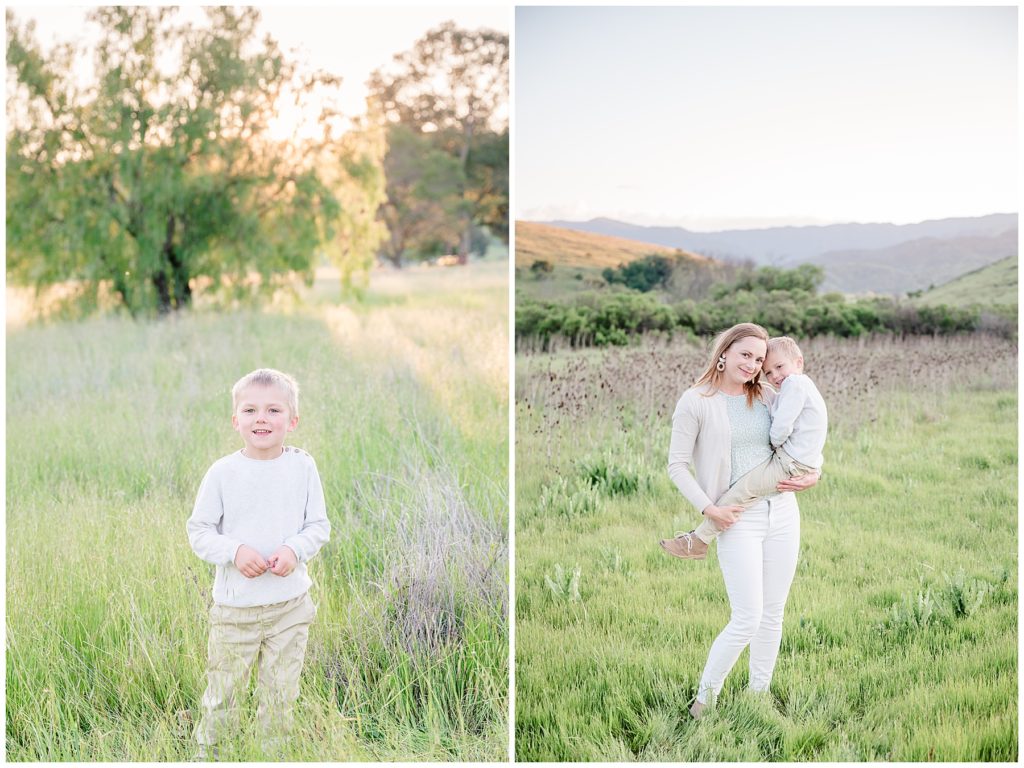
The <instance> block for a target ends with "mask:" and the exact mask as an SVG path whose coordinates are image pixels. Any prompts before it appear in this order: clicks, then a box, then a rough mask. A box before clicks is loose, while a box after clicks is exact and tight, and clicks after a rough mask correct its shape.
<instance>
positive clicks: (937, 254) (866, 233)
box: [544, 213, 1017, 294]
mask: <svg viewBox="0 0 1024 768" xmlns="http://www.w3.org/2000/svg"><path fill="white" fill-rule="evenodd" d="M544 223H545V224H547V225H548V226H552V227H558V228H561V229H567V230H575V231H579V232H592V233H595V234H602V235H607V236H611V237H620V238H625V239H628V240H635V241H638V242H643V243H651V244H653V245H661V246H663V247H667V248H682V249H686V250H688V251H693V252H696V253H699V254H702V255H704V256H707V257H710V258H715V259H730V260H740V261H743V260H750V261H753V262H754V263H755V264H757V265H759V266H764V265H773V266H780V267H794V266H797V265H798V264H805V263H812V264H820V265H821V266H823V267H824V268H825V275H826V282H825V287H826V289H828V290H838V291H843V292H846V293H864V292H874V293H889V294H899V293H904V292H907V291H914V290H919V289H921V288H927V287H928V286H929V285H933V284H938V283H941V282H944V281H947V280H951V279H953V278H955V277H956V276H957V275H960V274H963V273H964V272H969V271H971V270H974V269H977V268H979V267H982V266H985V265H986V264H990V263H992V262H994V261H998V260H999V259H1002V258H1004V257H1006V256H1012V255H1016V253H1017V214H1015V213H994V214H990V215H988V216H976V217H962V218H950V219H936V220H933V221H922V222H918V223H915V224H828V225H815V226H803V227H772V228H768V229H745V230H726V231H722V232H691V231H689V230H687V229H684V228H682V227H653V226H642V225H638V224H629V223H627V222H622V221H616V220H614V219H604V218H601V219H591V220H590V221H582V222H574V221H564V220H560V221H551V222H544Z"/></svg>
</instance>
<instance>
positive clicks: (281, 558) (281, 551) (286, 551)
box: [267, 544, 299, 576]
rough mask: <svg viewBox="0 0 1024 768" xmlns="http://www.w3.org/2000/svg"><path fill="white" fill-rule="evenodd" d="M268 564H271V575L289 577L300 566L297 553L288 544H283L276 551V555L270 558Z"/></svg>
mask: <svg viewBox="0 0 1024 768" xmlns="http://www.w3.org/2000/svg"><path fill="white" fill-rule="evenodd" d="M267 562H268V563H269V564H270V572H271V573H273V574H274V575H276V576H287V575H288V574H289V573H291V572H292V571H294V570H295V566H296V565H298V562H299V561H298V558H296V557H295V551H294V550H293V549H292V548H291V547H289V546H288V545H287V544H282V545H281V546H280V547H278V548H277V549H276V550H275V551H274V554H272V555H271V556H270V559H269V560H268V561H267Z"/></svg>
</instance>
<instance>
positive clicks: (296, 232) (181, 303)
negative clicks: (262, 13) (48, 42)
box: [7, 6, 375, 314]
mask: <svg viewBox="0 0 1024 768" xmlns="http://www.w3.org/2000/svg"><path fill="white" fill-rule="evenodd" d="M206 13H207V17H208V18H207V23H206V24H199V25H192V24H187V23H182V22H180V21H179V17H178V14H177V12H176V10H175V9H171V8H162V7H114V6H111V7H100V8H96V9H94V10H93V11H91V12H90V15H89V20H90V21H91V22H93V23H96V24H98V25H99V27H100V29H101V30H102V37H101V39H100V41H99V43H98V44H97V45H96V48H95V51H94V57H93V58H94V63H95V77H94V79H93V81H92V82H91V83H90V84H88V85H84V86H83V85H81V84H80V83H79V82H78V78H77V77H76V73H75V66H76V62H79V61H81V60H82V59H83V58H84V56H83V52H82V51H78V50H76V49H75V48H74V47H73V46H70V45H63V46H60V47H58V48H57V49H55V50H54V51H53V52H52V53H51V54H49V55H47V56H44V55H43V53H42V51H41V49H40V47H39V45H38V43H37V42H36V41H35V40H34V38H33V28H32V25H31V24H30V25H28V26H27V27H23V28H20V27H19V26H18V25H17V24H16V23H15V19H14V16H13V14H12V13H11V11H10V10H8V11H7V67H8V79H9V82H10V81H11V80H12V79H13V80H14V81H16V87H15V88H14V89H13V90H10V89H9V95H8V104H7V107H8V109H7V112H8V135H7V223H8V227H7V262H8V276H9V279H11V280H12V281H14V282H17V283H24V284H34V285H36V286H39V287H42V286H46V285H50V284H54V283H59V282H64V281H68V280H73V281H78V282H79V283H80V284H81V285H84V286H87V287H89V288H90V289H91V290H94V291H95V290H96V288H97V287H98V286H99V285H101V284H106V285H109V286H110V287H111V288H112V289H113V291H114V292H115V293H116V294H117V295H118V296H119V297H120V299H121V300H122V301H123V303H124V305H125V306H126V307H127V308H128V309H129V310H130V311H131V312H132V313H133V314H138V313H145V312H150V311H154V310H156V311H158V312H160V313H167V312H171V311H173V310H177V309H181V308H183V307H187V306H189V305H190V304H191V302H192V298H193V294H194V292H195V291H196V290H203V289H204V288H203V287H204V286H206V287H209V288H210V289H213V290H228V291H231V292H233V293H235V294H237V295H244V294H248V293H250V292H251V291H253V290H256V291H266V290H270V289H272V288H273V286H274V284H275V282H276V281H277V280H278V279H279V278H280V276H281V275H282V274H285V273H288V274H290V273H299V274H300V275H302V276H303V277H304V278H305V279H306V280H307V281H311V280H312V276H313V267H314V266H315V264H314V257H315V254H316V253H318V251H319V250H321V249H322V248H323V246H324V245H325V244H327V243H329V242H330V241H331V240H332V239H333V238H335V237H336V236H338V231H337V227H338V224H339V222H340V221H341V216H342V213H343V212H342V208H341V205H340V204H339V196H338V195H337V194H336V188H335V189H332V186H331V185H330V184H327V183H325V179H324V173H323V171H322V170H321V169H320V166H319V165H318V161H321V162H322V160H323V152H324V144H325V143H329V142H330V141H331V137H330V131H329V130H325V131H324V140H323V141H322V142H305V143H301V144H299V143H294V142H281V141H277V140H275V139H274V138H272V136H271V131H270V127H271V121H272V119H273V118H274V117H275V115H276V114H277V110H278V107H279V100H281V99H283V98H285V97H287V96H289V95H294V94H300V93H304V92H305V93H308V92H311V91H313V90H314V89H317V88H331V87H336V86H337V84H338V79H337V78H334V77H332V76H330V75H327V74H324V73H306V72H302V71H300V68H299V66H298V65H297V64H296V63H294V62H291V61H289V60H288V59H287V58H286V57H285V56H284V55H282V53H281V52H280V50H279V48H278V46H277V44H276V43H275V42H274V41H273V40H272V39H271V38H270V37H269V36H267V37H266V38H264V39H263V40H260V41H258V40H257V35H256V25H257V23H258V21H259V13H258V11H256V10H255V9H252V8H208V9H206ZM168 61H171V62H173V63H172V64H170V65H168ZM331 117H332V116H331V115H325V116H324V124H325V126H329V125H330V118H331ZM333 158H334V161H336V162H341V161H342V160H343V158H340V157H338V156H337V154H335V155H333ZM370 184H371V186H372V182H370ZM374 213H375V211H373V212H371V214H370V219H371V220H372V218H373V214H374ZM253 275H258V276H259V279H258V280H253V279H251V278H252V276H253ZM203 278H206V279H203Z"/></svg>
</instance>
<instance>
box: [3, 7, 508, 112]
mask: <svg viewBox="0 0 1024 768" xmlns="http://www.w3.org/2000/svg"><path fill="white" fill-rule="evenodd" d="M168 5H171V3H168ZM178 5H182V4H181V3H178ZM9 7H11V8H12V9H13V11H14V15H15V18H16V19H17V20H18V22H19V23H24V22H25V21H27V20H29V19H35V20H36V23H37V27H36V39H38V40H39V42H40V43H41V44H42V45H43V46H44V47H46V48H49V47H50V46H51V45H52V44H53V42H54V41H55V40H56V41H60V42H66V41H79V42H87V41H88V40H89V39H94V37H95V34H93V38H90V32H91V31H92V32H93V33H94V30H92V29H91V25H89V24H87V23H86V21H85V17H86V13H87V10H88V9H87V7H86V6H74V7H39V6H18V5H14V6H9ZM183 13H184V14H185V15H186V17H187V18H188V19H189V20H201V19H203V18H204V17H205V15H204V13H203V11H202V9H201V7H199V6H198V5H196V4H187V5H186V7H185V8H184V9H183ZM260 14H261V17H262V24H263V26H262V29H263V32H261V34H260V35H259V36H260V37H262V35H263V33H266V32H269V33H270V34H271V35H272V36H273V37H274V38H275V39H276V40H277V41H278V43H279V44H280V46H281V48H282V49H283V50H285V51H289V50H291V49H293V48H297V49H299V51H300V52H301V56H302V58H303V60H305V61H308V62H309V64H310V65H312V66H313V67H316V68H319V69H324V70H327V71H329V72H331V73H333V74H336V75H341V77H342V78H343V82H342V90H341V107H342V109H343V110H344V111H345V113H346V114H351V115H355V114H361V113H363V112H364V111H365V99H366V88H365V83H366V80H367V78H368V77H369V76H370V73H371V72H372V71H373V70H374V69H377V68H380V67H382V66H385V65H386V64H388V63H389V62H390V61H391V57H392V56H393V55H394V54H396V53H401V52H403V51H406V50H409V49H410V48H412V46H413V44H415V42H416V41H417V40H418V39H419V38H421V37H422V36H423V35H424V33H425V32H427V31H428V30H429V29H431V28H433V27H435V26H437V25H438V24H440V23H441V22H443V21H447V20H449V19H451V20H453V21H455V23H456V24H458V25H459V26H461V27H464V28H468V29H476V28H478V27H488V28H491V29H496V30H498V31H500V32H506V33H507V32H508V31H509V29H510V27H511V21H512V11H511V9H510V8H508V7H497V6H476V7H474V6H440V5H439V6H436V7H423V6H422V5H421V6H418V7H408V6H404V7H385V6H373V7H362V8H360V7H345V6H323V5H320V6H305V7H303V6H296V7H284V6H283V5H276V6H262V7H260Z"/></svg>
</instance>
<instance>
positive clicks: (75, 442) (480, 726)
mask: <svg viewBox="0 0 1024 768" xmlns="http://www.w3.org/2000/svg"><path fill="white" fill-rule="evenodd" d="M403 279H404V280H405V281H406V282H405V283H404V287H403V284H401V283H397V284H396V285H395V286H393V291H392V293H393V294H394V295H395V296H398V297H400V298H399V299H396V300H395V301H393V302H387V301H382V302H378V303H374V302H373V301H372V298H373V296H374V295H375V294H374V293H373V291H372V290H371V293H370V298H371V301H369V302H368V304H367V306H365V307H363V308H361V309H357V310H356V311H355V312H354V313H353V316H354V317H355V318H356V319H355V323H356V324H355V325H354V326H352V327H350V328H349V330H350V331H351V332H350V333H349V334H347V335H344V334H341V333H339V330H338V328H337V325H336V323H335V314H336V313H337V312H340V311H343V310H341V309H339V308H338V306H337V305H336V303H335V302H334V301H332V300H330V298H327V297H329V296H330V294H331V291H330V290H329V289H326V288H324V289H323V291H322V292H323V294H324V296H323V297H320V299H319V300H317V297H316V296H313V297H311V300H310V303H309V304H308V305H300V304H292V305H288V306H285V307H283V308H279V309H278V310H277V311H266V312H258V311H241V310H240V311H237V312H230V313H225V314H216V313H213V312H203V311H196V312H194V313H192V314H189V315H184V316H182V317H178V318H170V319H167V320H163V321H160V322H144V323H135V322H132V321H129V320H125V319H119V318H110V317H108V318H97V319H92V320H88V321H83V322H80V323H75V324H67V323H60V324H53V325H46V326H31V325H30V326H27V327H23V328H20V329H17V330H15V331H13V332H11V333H10V334H9V337H8V347H7V349H8V357H7V371H8V373H7V425H8V431H7V502H8V503H7V672H6V674H7V678H6V680H7V701H6V703H7V707H6V713H7V722H6V726H7V732H6V733H7V759H9V760H12V761H37V760H45V761H101V760H102V761H140V760H184V759H187V758H188V757H189V756H190V755H191V754H192V753H193V752H194V750H195V745H194V742H193V741H192V729H193V726H194V723H195V721H196V719H197V717H198V715H199V712H198V702H199V698H200V696H201V694H202V691H203V688H204V686H205V679H204V678H205V664H206V638H207V608H208V606H209V603H210V589H211V586H212V566H208V565H207V564H205V563H203V562H202V561H200V560H199V559H198V558H196V557H195V555H193V554H192V552H191V550H190V549H189V546H188V541H187V538H186V536H185V528H184V526H185V521H186V519H187V518H188V516H189V514H190V513H191V508H192V503H193V500H194V497H195V493H196V490H197V488H198V483H199V481H200V479H201V478H202V475H203V473H204V472H205V470H206V468H207V467H208V466H209V465H210V464H211V463H212V462H213V461H214V460H215V459H216V458H218V457H220V456H221V455H224V454H226V453H229V452H231V451H233V450H236V449H237V448H239V447H240V441H239V439H238V436H237V434H236V433H235V432H233V431H232V429H231V425H230V396H229V389H230V386H231V384H232V383H233V382H234V381H235V380H237V379H238V378H239V377H240V376H241V375H243V374H244V373H246V372H248V371H250V370H252V369H253V368H256V367H259V366H272V367H276V368H280V369H282V370H285V371H288V372H290V373H292V374H293V375H295V376H296V377H297V379H298V380H299V383H300V387H301V390H302V394H301V418H300V422H299V427H298V429H297V430H296V432H295V433H293V435H292V436H291V439H290V440H289V443H290V444H293V445H297V446H300V447H303V448H305V449H306V450H308V451H309V452H310V453H311V454H312V455H313V456H314V457H315V458H316V460H317V464H318V467H319V470H320V474H321V477H322V480H323V483H324V490H325V493H326V496H327V500H328V513H329V516H330V518H331V522H332V526H333V533H332V537H331V541H330V543H329V544H328V545H327V546H326V547H325V548H324V549H323V550H322V551H321V552H320V554H319V555H318V556H317V557H316V558H315V559H314V560H313V561H312V562H311V563H310V571H311V575H312V578H313V580H314V582H315V584H316V586H315V588H314V591H313V596H314V599H315V601H316V602H317V603H318V606H319V615H318V617H317V620H316V621H315V622H314V624H313V627H312V629H311V634H310V643H309V647H308V651H307V655H306V664H305V667H304V670H303V674H302V681H301V695H300V698H299V702H298V704H297V706H296V715H297V730H296V733H295V735H294V738H293V739H292V740H291V744H290V747H289V751H288V753H287V754H285V755H283V756H281V757H283V758H284V759H288V760H316V761H343V760H383V759H389V760H501V759H505V758H506V755H507V733H508V731H507V729H508V725H507V693H508V692H507V687H508V682H507V681H508V658H507V657H508V630H507V579H508V572H507V536H506V529H507V520H508V517H507V514H508V506H507V505H508V498H507V495H508V494H507V473H508V469H507V452H508V429H507V385H505V384H502V386H495V385H494V384H493V383H491V382H490V380H489V379H488V378H487V374H486V373H483V374H481V373H480V371H479V370H478V368H477V366H476V364H475V362H474V360H475V358H474V354H475V352H476V349H475V347H474V346H470V342H472V344H474V345H475V344H483V345H489V346H490V347H496V348H498V349H500V350H501V351H502V353H504V350H505V349H507V330H506V328H507V326H506V324H505V322H504V316H505V315H506V314H507V312H506V301H507V300H506V296H507V294H506V291H505V284H506V282H507V281H506V280H504V279H500V276H498V275H497V273H495V275H492V276H485V278H484V279H482V280H477V281H476V282H475V283H474V282H472V281H471V282H470V283H469V284H458V283H456V282H454V281H457V280H462V279H464V278H462V277H461V276H460V277H458V278H456V277H455V275H454V273H453V275H452V277H451V279H450V280H448V282H445V278H444V277H439V278H437V281H436V284H435V285H432V286H431V287H430V289H429V290H423V289H420V288H417V287H416V283H415V281H414V280H412V279H411V278H403ZM467 294H472V295H467ZM444 306H457V307H459V308H460V315H459V317H460V322H461V326H462V328H463V329H464V330H465V332H466V335H465V339H466V340H467V341H463V340H461V339H460V337H459V335H458V328H454V329H452V331H451V333H450V334H449V335H448V336H446V337H445V338H444V339H438V340H437V341H436V343H435V344H434V345H433V346H431V340H430V339H428V338H424V339H422V340H421V342H422V343H421V347H420V348H421V353H422V356H423V358H424V359H434V360H436V361H437V365H438V366H439V367H447V368H448V369H449V371H450V374H449V375H450V376H451V377H452V378H453V379H455V378H458V382H457V383H456V384H453V385H452V386H453V388H454V392H453V395H454V396H456V397H457V396H459V395H461V396H462V399H461V400H460V401H459V402H460V407H453V406H452V405H451V403H450V401H449V400H446V399H445V398H444V397H441V396H440V395H439V393H438V390H437V386H436V384H435V382H434V381H433V380H432V379H431V378H430V377H429V376H428V375H426V374H425V370H426V369H425V368H422V367H421V368H417V365H416V364H415V362H411V361H410V360H409V359H407V358H405V357H403V356H402V355H401V354H400V351H396V350H390V351H394V352H395V354H390V353H389V349H386V348H384V347H382V346H381V345H380V344H379V343H377V341H376V340H374V339H373V338H372V337H373V336H374V334H375V333H377V332H378V331H379V330H380V329H381V328H384V327H392V326H394V325H395V323H396V322H398V320H397V319H396V318H395V316H394V315H393V314H392V313H393V312H394V311H395V310H396V308H400V309H401V310H402V312H403V318H404V320H403V322H413V319H412V318H413V317H414V316H415V315H416V314H417V313H419V315H420V317H421V320H422V321H424V322H425V321H426V320H428V319H429V317H430V316H431V315H433V314H435V313H436V310H437V307H444ZM460 356H461V359H463V360H466V361H469V362H459V360H460ZM453 368H454V370H453V371H452V370H451V369H453ZM460 373H461V374H462V376H461V378H459V374H460ZM467 403H468V405H466V404H467ZM439 521H440V522H444V523H445V524H444V525H438V523H439ZM410 586H416V587H417V590H416V591H413V592H411V593H410V590H409V587H410ZM423 638H428V641H427V642H423V641H422V640H423ZM247 706H248V707H249V709H250V710H252V709H254V703H253V702H251V701H250V702H249V704H248V705H247ZM251 714H252V712H251V711H250V715H251ZM252 719H253V718H252V717H251V716H250V717H249V718H247V721H248V722H250V723H251V721H252ZM222 756H223V757H224V758H225V759H240V760H257V759H261V758H263V757H264V756H263V755H262V754H261V752H260V750H259V746H258V743H257V741H256V740H255V738H254V736H253V734H252V732H251V728H247V729H245V730H243V732H242V733H240V734H239V736H238V738H237V739H236V740H234V741H233V742H230V743H228V744H227V745H226V746H225V752H224V754H223V755H222Z"/></svg>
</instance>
